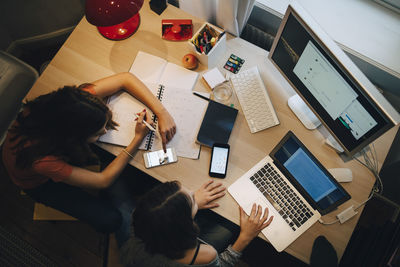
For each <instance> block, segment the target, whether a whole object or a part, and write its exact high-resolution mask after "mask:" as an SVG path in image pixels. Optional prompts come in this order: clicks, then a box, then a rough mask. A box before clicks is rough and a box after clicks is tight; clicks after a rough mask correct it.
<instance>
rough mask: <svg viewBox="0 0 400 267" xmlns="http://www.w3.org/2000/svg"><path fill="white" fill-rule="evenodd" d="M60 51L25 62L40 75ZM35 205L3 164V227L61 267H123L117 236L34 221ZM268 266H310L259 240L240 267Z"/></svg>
mask: <svg viewBox="0 0 400 267" xmlns="http://www.w3.org/2000/svg"><path fill="white" fill-rule="evenodd" d="M57 50H58V47H57V46H52V47H42V48H40V50H38V51H29V52H25V53H24V56H23V58H21V59H22V60H26V61H27V63H29V64H31V65H32V66H34V67H35V68H36V69H37V70H38V72H40V70H41V68H42V69H43V66H44V65H45V63H46V62H48V61H49V60H51V58H52V57H53V56H54V54H55V52H56V51H57ZM46 51H47V52H46ZM108 156H109V155H108ZM33 204H34V202H33V200H32V199H30V198H29V197H28V196H26V195H21V191H20V190H19V189H18V188H17V187H16V186H15V185H14V184H13V183H12V182H11V181H10V179H9V178H8V176H7V173H6V172H5V170H4V166H3V165H2V164H0V209H1V211H2V213H3V215H2V216H1V217H0V225H1V226H2V227H4V228H6V229H7V230H8V231H10V232H12V233H14V234H15V235H17V236H18V237H20V238H21V239H23V240H25V241H27V242H28V243H29V244H31V245H32V246H33V247H34V248H36V249H37V250H39V251H40V252H42V253H43V254H44V255H46V256H47V257H49V258H50V259H51V260H53V261H54V262H56V263H57V264H58V265H59V266H120V264H119V261H118V249H117V246H116V243H115V239H114V238H113V236H111V237H110V238H107V237H106V236H105V235H103V234H100V233H97V232H96V231H95V230H93V229H92V228H90V227H89V226H88V225H86V224H84V223H81V222H79V221H78V222H77V221H70V222H68V221H33V220H32V214H33ZM266 265H268V266H288V267H290V266H295V267H298V266H299V267H302V266H308V265H306V264H304V263H303V262H301V261H299V260H297V259H296V258H294V257H292V256H290V255H289V254H287V253H284V252H283V253H277V252H276V251H275V250H274V249H273V247H272V246H271V245H270V244H268V243H267V242H265V241H263V240H261V239H255V240H254V241H253V242H252V243H251V244H250V245H249V246H248V248H247V249H246V250H245V251H244V254H243V257H242V260H241V262H240V263H239V264H238V265H237V266H243V267H246V266H247V267H248V266H255V267H258V266H266Z"/></svg>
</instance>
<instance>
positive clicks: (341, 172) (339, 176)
mask: <svg viewBox="0 0 400 267" xmlns="http://www.w3.org/2000/svg"><path fill="white" fill-rule="evenodd" d="M328 171H329V172H330V174H332V176H333V177H334V178H335V179H336V181H338V182H339V183H348V182H351V181H353V173H352V171H351V170H350V169H348V168H333V169H328Z"/></svg>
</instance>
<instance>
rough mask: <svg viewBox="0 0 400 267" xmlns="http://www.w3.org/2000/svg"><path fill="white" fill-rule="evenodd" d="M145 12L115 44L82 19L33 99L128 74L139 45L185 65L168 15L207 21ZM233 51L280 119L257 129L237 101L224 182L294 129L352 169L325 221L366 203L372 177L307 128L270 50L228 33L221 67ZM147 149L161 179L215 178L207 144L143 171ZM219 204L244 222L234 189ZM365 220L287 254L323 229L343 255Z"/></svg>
mask: <svg viewBox="0 0 400 267" xmlns="http://www.w3.org/2000/svg"><path fill="white" fill-rule="evenodd" d="M140 15H141V22H140V27H139V29H138V31H137V32H136V33H135V34H134V35H133V36H132V37H130V38H128V39H126V40H123V41H110V40H107V39H105V38H103V37H102V36H101V35H100V34H99V33H98V32H97V29H96V28H95V27H94V26H92V25H90V24H89V23H88V22H87V21H86V19H85V18H83V19H82V20H81V22H80V23H79V25H78V26H77V27H76V28H75V30H74V31H73V32H72V34H71V35H70V37H69V38H68V40H67V41H66V42H65V44H64V45H63V47H62V48H61V49H60V50H59V52H58V53H57V55H56V56H55V57H54V59H53V60H52V61H51V63H50V64H49V65H48V67H47V68H46V70H45V71H44V73H43V74H42V75H41V76H40V77H39V79H38V80H37V82H36V83H35V85H34V86H33V87H32V89H31V90H30V91H29V93H28V95H27V97H26V98H27V99H33V98H35V97H37V96H39V95H41V94H45V93H48V92H51V91H53V90H56V89H57V88H59V87H62V86H64V85H71V84H81V83H84V82H91V81H95V80H97V79H100V78H102V77H105V76H109V75H112V74H114V73H118V72H124V71H128V70H129V68H130V66H131V64H132V62H133V61H134V58H135V57H136V54H137V53H138V51H139V50H142V51H144V52H147V53H150V54H153V55H156V56H159V57H162V58H165V59H166V60H168V61H170V62H173V63H175V64H181V58H182V57H183V55H184V54H186V51H187V50H186V44H185V42H171V41H164V40H162V39H161V19H167V18H192V19H193V25H194V31H197V30H198V29H199V28H200V26H201V25H202V24H203V22H202V21H201V20H199V19H196V18H194V17H193V16H191V15H188V14H186V13H184V12H183V11H181V10H179V9H177V8H175V7H173V6H168V8H167V9H166V10H165V11H164V12H163V13H162V14H161V16H158V15H157V14H155V13H154V12H152V11H151V10H150V9H149V4H148V1H146V2H145V4H144V5H143V8H142V9H141V11H140ZM231 53H234V54H235V55H238V56H239V57H241V58H244V59H245V60H246V62H245V63H244V65H243V69H246V68H249V67H252V66H254V65H257V66H258V68H259V70H260V73H261V76H262V79H263V81H264V83H265V85H266V87H267V88H268V91H269V94H270V97H271V100H272V103H273V105H274V107H275V109H276V111H277V114H278V117H279V120H280V122H281V123H280V125H278V126H275V127H273V128H270V129H267V130H264V131H261V132H258V133H256V134H251V133H250V131H249V128H248V126H247V123H246V120H245V118H244V115H243V113H242V112H241V110H240V105H239V104H238V103H237V100H235V99H233V103H234V104H235V107H236V108H239V115H238V117H237V120H236V123H235V126H234V128H233V132H232V135H231V138H230V142H229V143H230V145H231V154H230V159H229V168H228V173H227V177H226V178H225V179H223V180H221V181H222V182H223V183H224V185H225V186H227V187H228V186H229V185H230V184H232V183H233V182H234V181H235V180H236V179H237V178H239V177H240V176H241V175H243V174H244V173H245V172H246V171H247V170H249V169H250V168H251V167H252V166H253V165H254V164H255V163H257V162H258V161H259V160H261V159H262V158H264V157H265V155H267V154H268V153H269V152H270V151H271V150H272V148H273V147H274V146H275V145H276V144H277V143H278V142H279V140H280V139H281V138H282V137H283V136H284V135H285V134H286V132H287V131H288V130H291V131H293V132H294V133H295V134H296V136H298V137H299V139H300V140H302V142H303V143H304V144H305V145H306V146H307V147H308V148H309V150H310V151H311V152H312V153H313V154H314V155H315V156H316V157H317V158H318V159H319V160H320V161H321V162H322V164H323V165H324V166H325V167H326V168H338V167H346V168H350V169H351V170H352V171H353V175H354V179H353V182H351V183H349V184H344V185H343V187H344V188H345V189H346V190H347V192H349V193H350V194H351V196H352V199H351V200H349V201H348V202H346V203H344V204H343V205H341V206H340V207H339V208H338V210H336V211H334V212H332V213H331V214H328V215H326V216H324V217H323V220H325V221H327V222H329V221H332V220H334V219H335V215H336V214H337V213H338V212H340V211H342V210H344V209H345V208H347V207H349V206H350V205H352V204H355V205H357V204H358V203H361V202H362V201H364V200H365V199H366V198H367V197H368V194H369V192H370V190H371V188H372V185H373V183H374V178H373V176H372V174H371V173H370V172H369V171H368V170H367V169H366V168H364V167H362V166H361V165H360V164H359V163H357V162H356V161H354V160H352V161H349V162H346V163H345V162H343V161H342V159H341V158H340V157H339V156H338V155H337V154H336V153H335V152H334V151H333V149H331V148H329V147H328V146H326V145H324V138H325V137H326V136H327V134H328V132H327V131H326V130H325V129H324V128H323V127H320V128H319V129H317V130H314V131H309V130H307V129H305V128H304V127H303V125H302V124H301V123H300V122H299V120H298V119H297V118H296V117H295V115H294V114H293V113H292V112H291V111H290V109H289V108H288V106H287V99H288V97H289V96H291V95H293V94H295V92H294V90H293V89H292V88H291V87H290V85H289V84H288V83H287V82H286V80H284V78H283V77H282V76H281V75H280V73H279V72H278V70H277V69H276V68H275V67H274V66H273V65H272V63H271V62H270V61H269V60H268V58H267V55H268V52H267V51H265V50H263V49H260V48H258V47H256V46H254V45H252V44H250V43H248V42H246V41H244V40H242V39H240V38H233V37H231V36H228V40H227V51H226V53H225V55H224V56H222V57H221V60H220V62H219V64H218V66H219V67H222V66H223V64H224V62H225V61H226V60H227V58H228V57H229V55H230V54H231ZM205 70H206V67H205V66H202V65H200V66H199V68H198V69H196V71H197V72H199V73H200V74H201V73H202V72H204V71H205ZM195 90H198V91H207V89H206V86H205V84H203V82H202V81H201V79H199V80H198V82H197V84H196V87H195ZM178 131H179V129H178ZM394 135H395V129H392V130H391V131H389V132H388V133H386V134H385V135H384V136H382V137H381V138H379V139H378V140H377V141H376V142H375V147H376V148H377V153H378V158H379V159H380V161H381V162H383V160H384V157H385V155H386V154H387V151H388V149H389V146H390V144H391V142H392V140H393V138H394ZM100 146H101V147H103V148H105V149H106V150H108V151H109V152H111V153H113V154H118V153H120V151H121V147H116V146H112V145H106V144H100ZM142 154H143V152H142V151H139V152H138V153H137V154H136V155H135V158H134V159H133V160H132V161H131V162H130V164H131V165H133V166H135V167H137V168H139V169H141V170H143V171H145V172H146V173H148V174H150V175H151V176H153V177H154V178H156V179H158V180H160V181H169V180H175V179H178V180H180V181H181V182H182V183H183V184H184V185H185V186H187V187H188V188H190V189H196V188H198V187H199V186H200V185H201V184H203V183H204V182H205V181H206V180H208V179H210V177H209V176H208V167H209V160H210V156H211V153H210V149H209V148H205V147H203V148H202V149H201V154H200V159H199V160H191V159H185V158H179V161H178V163H175V164H171V165H167V166H163V167H160V168H154V169H149V170H147V169H145V168H144V165H143V157H142ZM218 202H219V204H220V207H219V208H217V209H215V212H217V213H219V214H220V215H222V216H224V217H225V218H227V219H229V220H231V221H233V222H235V223H237V224H238V223H239V210H238V207H237V204H236V202H235V201H234V200H233V198H232V197H231V196H230V195H229V194H227V195H226V196H225V197H224V198H222V199H220V200H219V201H218ZM358 217H359V215H357V216H356V217H354V218H352V219H351V220H349V221H348V222H346V223H345V224H343V225H340V224H334V225H331V226H325V225H321V224H319V223H316V224H315V225H313V226H312V227H311V228H310V229H309V230H308V231H307V232H306V233H304V234H303V235H302V236H300V237H299V238H298V239H297V240H296V241H295V242H294V243H292V244H291V245H290V246H289V247H288V248H287V249H286V252H288V253H290V254H292V255H293V256H295V257H297V258H299V259H301V260H302V261H304V262H309V257H310V253H311V249H312V244H313V241H314V239H315V238H316V237H317V236H319V235H321V234H322V235H324V236H326V238H327V239H328V240H329V241H330V242H331V243H332V244H333V246H334V247H335V249H336V251H337V253H338V255H339V257H341V256H342V254H343V252H344V249H345V247H346V245H347V243H348V241H349V239H350V236H351V233H352V231H353V229H354V227H355V225H356V223H357V220H358Z"/></svg>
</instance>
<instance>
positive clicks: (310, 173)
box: [283, 148, 336, 202]
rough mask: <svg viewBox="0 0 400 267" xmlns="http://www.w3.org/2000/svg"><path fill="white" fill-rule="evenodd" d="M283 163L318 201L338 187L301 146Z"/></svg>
mask: <svg viewBox="0 0 400 267" xmlns="http://www.w3.org/2000/svg"><path fill="white" fill-rule="evenodd" d="M283 165H284V166H285V167H286V169H287V170H288V171H289V172H290V173H291V174H292V175H293V176H294V178H295V179H296V180H297V181H298V182H299V183H300V184H301V185H302V186H303V187H304V189H305V190H306V191H307V192H308V194H310V196H311V197H312V198H313V199H314V200H315V201H316V202H318V201H320V200H321V199H322V198H324V197H325V196H327V195H329V194H330V193H331V192H333V191H334V190H335V189H336V186H335V185H334V184H333V183H332V182H331V181H330V180H329V178H328V177H327V176H326V174H324V173H323V172H322V171H321V169H320V168H319V167H318V165H317V164H315V163H314V161H312V160H311V159H310V157H309V156H308V155H307V154H306V153H305V152H304V151H303V149H301V148H298V149H297V151H296V152H295V153H294V154H293V155H292V156H291V157H290V158H289V159H288V160H287V161H286V162H285V163H284V164H283Z"/></svg>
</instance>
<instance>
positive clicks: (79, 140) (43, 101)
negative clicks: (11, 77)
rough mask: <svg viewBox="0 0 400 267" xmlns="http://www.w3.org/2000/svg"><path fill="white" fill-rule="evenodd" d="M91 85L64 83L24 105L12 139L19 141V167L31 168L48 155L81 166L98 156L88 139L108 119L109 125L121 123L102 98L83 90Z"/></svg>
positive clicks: (113, 126) (16, 146)
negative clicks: (35, 162)
mask: <svg viewBox="0 0 400 267" xmlns="http://www.w3.org/2000/svg"><path fill="white" fill-rule="evenodd" d="M87 86H90V85H89V84H83V85H81V86H80V87H76V86H64V87H63V88H60V89H58V90H57V91H54V92H51V93H49V94H46V95H42V96H39V97H37V98H35V99H34V100H32V101H27V102H26V103H25V104H24V110H23V111H22V112H20V113H19V114H18V117H17V123H16V124H15V126H14V127H13V128H12V129H11V132H12V133H14V134H15V136H14V137H13V138H12V139H11V141H14V140H18V142H17V144H16V145H15V148H16V151H17V155H16V164H17V166H18V167H20V168H29V167H31V166H32V163H33V162H34V161H35V160H37V159H40V158H42V157H44V156H48V155H53V156H58V157H60V158H62V159H64V160H65V161H67V162H69V163H71V164H74V165H78V166H82V165H85V164H88V161H89V162H90V160H92V161H93V158H95V159H97V157H96V156H95V155H94V153H93V152H92V151H91V149H90V147H89V144H88V142H87V139H88V138H89V137H90V136H92V135H94V134H95V133H96V132H97V131H99V130H100V129H101V127H102V126H103V125H104V124H105V123H106V122H107V125H106V128H115V125H117V124H116V123H115V122H113V121H112V119H111V118H112V113H111V111H110V109H109V108H108V107H107V105H106V104H105V103H104V101H103V100H102V99H101V98H99V97H97V96H95V95H92V94H90V93H89V92H86V91H83V90H82V88H84V87H87Z"/></svg>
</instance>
